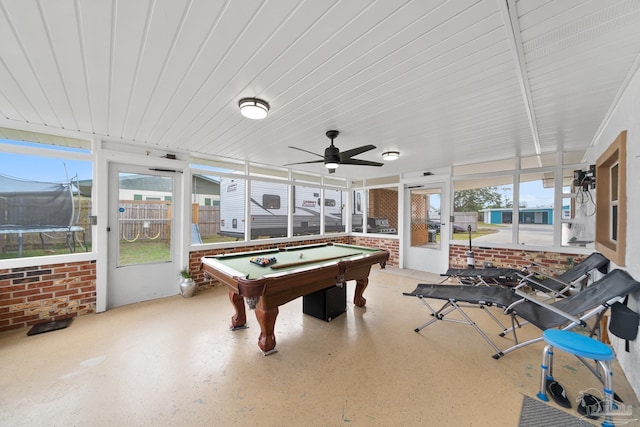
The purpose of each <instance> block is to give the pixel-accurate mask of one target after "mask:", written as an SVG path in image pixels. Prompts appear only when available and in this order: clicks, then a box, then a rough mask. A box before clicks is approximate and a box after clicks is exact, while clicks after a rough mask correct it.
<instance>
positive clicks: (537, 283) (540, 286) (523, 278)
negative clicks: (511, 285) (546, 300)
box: [517, 273, 566, 297]
mask: <svg viewBox="0 0 640 427" xmlns="http://www.w3.org/2000/svg"><path fill="white" fill-rule="evenodd" d="M517 274H518V277H520V283H521V284H526V282H530V283H532V284H534V285H535V286H534V287H537V288H538V289H540V290H544V291H546V292H549V293H551V294H552V295H555V296H557V297H563V295H562V294H561V293H560V292H558V291H556V290H555V289H551V288H550V287H548V286H545V285H543V284H542V282H540V281H539V280H537V279H535V278H534V277H533V276H532V275H524V274H522V273H517ZM558 283H562V284H563V285H566V283H563V282H561V281H558Z"/></svg>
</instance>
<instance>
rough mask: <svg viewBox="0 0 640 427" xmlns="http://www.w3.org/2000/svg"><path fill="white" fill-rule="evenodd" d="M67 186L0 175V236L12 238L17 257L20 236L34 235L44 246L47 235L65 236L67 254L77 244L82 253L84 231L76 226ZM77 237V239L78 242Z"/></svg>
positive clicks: (21, 243)
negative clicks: (16, 248)
mask: <svg viewBox="0 0 640 427" xmlns="http://www.w3.org/2000/svg"><path fill="white" fill-rule="evenodd" d="M73 191H74V187H73V185H72V184H71V182H67V183H56V182H39V181H30V180H24V179H18V178H12V177H8V176H4V175H0V235H16V236H17V243H18V257H21V256H22V251H23V245H24V236H25V234H29V233H38V234H39V236H40V241H41V244H42V249H43V250H44V246H45V237H46V236H47V233H59V232H61V233H65V236H66V241H65V243H66V245H67V247H68V248H69V252H75V250H76V243H77V242H78V243H79V244H80V245H81V246H82V247H83V248H84V249H85V250H87V243H86V240H85V230H84V228H83V227H81V226H79V225H78V216H79V209H78V207H76V206H75V202H74V198H73ZM78 234H79V235H80V238H78Z"/></svg>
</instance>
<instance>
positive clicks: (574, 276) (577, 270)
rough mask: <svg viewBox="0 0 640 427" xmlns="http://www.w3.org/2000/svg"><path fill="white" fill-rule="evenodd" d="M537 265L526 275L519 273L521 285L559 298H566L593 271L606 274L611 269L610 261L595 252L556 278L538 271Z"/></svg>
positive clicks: (528, 268)
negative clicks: (567, 293) (539, 277)
mask: <svg viewBox="0 0 640 427" xmlns="http://www.w3.org/2000/svg"><path fill="white" fill-rule="evenodd" d="M537 265H538V264H536V263H532V264H531V265H530V266H528V267H527V268H526V274H525V273H523V272H518V273H517V275H518V276H519V277H520V279H521V285H529V286H531V287H532V288H535V289H537V290H539V291H542V292H544V293H548V294H550V295H551V296H555V297H559V296H564V294H565V292H567V291H568V290H569V289H571V288H573V287H575V285H576V284H577V283H578V282H580V281H582V280H583V279H584V278H586V277H587V275H588V274H589V273H591V272H592V271H593V270H596V269H597V270H598V271H600V273H602V274H605V273H606V272H607V269H608V267H609V260H608V259H607V258H606V257H605V256H604V255H602V254H601V253H599V252H594V253H592V254H591V255H589V256H588V257H587V258H585V259H584V260H583V261H582V262H580V263H578V264H577V265H576V266H574V267H573V268H571V269H569V270H567V271H565V272H564V273H562V274H560V275H558V276H555V277H552V276H549V275H547V274H544V273H543V272H542V271H540V270H538V269H536V266H537ZM536 276H541V277H544V279H541V280H540V279H537V278H536ZM581 287H582V286H581Z"/></svg>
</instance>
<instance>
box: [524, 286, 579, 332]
mask: <svg viewBox="0 0 640 427" xmlns="http://www.w3.org/2000/svg"><path fill="white" fill-rule="evenodd" d="M514 292H515V293H516V294H517V295H518V296H521V297H522V298H526V299H527V300H528V301H530V302H532V303H534V304H537V305H539V306H541V307H544V308H546V309H547V310H550V311H553V312H554V313H556V314H559V315H560V316H562V317H564V318H565V319H568V320H571V321H572V322H574V323H575V324H576V325H581V326H585V325H586V323H585V322H584V320H582V319H580V318H578V317H576V316H574V315H571V314H569V313H567V312H565V311H562V310H560V309H559V308H557V307H554V306H553V305H551V304H547V303H546V302H542V301H539V300H537V299H535V298H531V297H530V296H529V295H527V294H526V293H524V292H522V291H521V290H519V289H515V290H514Z"/></svg>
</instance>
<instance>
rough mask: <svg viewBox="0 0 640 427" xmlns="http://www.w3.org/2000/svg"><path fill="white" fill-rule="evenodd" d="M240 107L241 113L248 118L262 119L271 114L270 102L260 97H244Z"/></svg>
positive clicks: (239, 103) (239, 104)
mask: <svg viewBox="0 0 640 427" xmlns="http://www.w3.org/2000/svg"><path fill="white" fill-rule="evenodd" d="M238 107H240V113H241V114H242V115H243V116H245V117H246V118H248V119H253V120H260V119H264V118H265V117H267V114H269V103H268V102H267V101H263V100H262V99H258V98H242V99H241V100H240V102H238Z"/></svg>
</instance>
